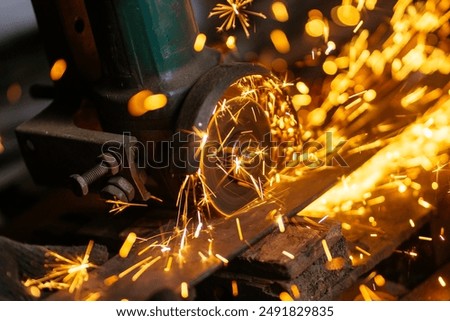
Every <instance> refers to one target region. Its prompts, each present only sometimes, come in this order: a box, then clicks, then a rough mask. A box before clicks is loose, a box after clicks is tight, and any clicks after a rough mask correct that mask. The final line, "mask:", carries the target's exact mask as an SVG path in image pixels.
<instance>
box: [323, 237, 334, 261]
mask: <svg viewBox="0 0 450 321" xmlns="http://www.w3.org/2000/svg"><path fill="white" fill-rule="evenodd" d="M322 247H323V250H324V251H325V255H326V256H327V260H328V262H331V261H332V260H333V256H332V255H331V252H330V249H329V248H328V243H327V241H326V240H322Z"/></svg>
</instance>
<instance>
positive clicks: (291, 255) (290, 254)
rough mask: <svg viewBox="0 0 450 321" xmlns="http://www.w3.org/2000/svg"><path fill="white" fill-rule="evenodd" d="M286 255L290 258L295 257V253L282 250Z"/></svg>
mask: <svg viewBox="0 0 450 321" xmlns="http://www.w3.org/2000/svg"><path fill="white" fill-rule="evenodd" d="M281 253H282V254H283V255H284V256H287V257H288V258H290V259H291V260H293V259H295V255H294V254H292V253H290V252H288V251H283V252H281Z"/></svg>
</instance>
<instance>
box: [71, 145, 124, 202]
mask: <svg viewBox="0 0 450 321" xmlns="http://www.w3.org/2000/svg"><path fill="white" fill-rule="evenodd" d="M101 159H102V162H101V163H100V164H98V165H96V166H94V167H92V168H91V169H90V170H88V171H87V172H85V173H83V174H81V175H79V174H73V175H70V182H71V188H72V191H73V192H74V193H75V195H77V196H85V195H87V194H88V193H89V185H91V184H93V183H94V182H96V181H97V180H99V179H100V178H102V177H105V176H106V175H108V174H111V175H115V174H117V173H118V172H119V164H118V163H117V160H116V159H115V158H114V156H112V155H111V154H103V155H102V156H101Z"/></svg>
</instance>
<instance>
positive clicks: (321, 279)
mask: <svg viewBox="0 0 450 321" xmlns="http://www.w3.org/2000/svg"><path fill="white" fill-rule="evenodd" d="M322 240H326V243H327V246H328V247H329V250H330V253H331V256H332V257H333V260H332V261H331V262H330V261H328V258H327V255H326V254H325V251H324V246H323V244H322ZM283 251H288V252H289V254H292V255H293V257H288V256H287V255H286V254H283ZM350 271H351V264H350V260H349V259H348V253H347V245H346V240H345V239H344V238H343V236H342V234H341V229H340V224H339V223H337V222H335V221H331V220H329V221H325V222H323V223H322V224H317V223H315V224H314V221H313V222H307V221H306V220H305V219H303V218H297V219H295V220H294V221H291V222H290V224H287V225H286V231H285V232H284V233H280V232H279V231H276V232H274V233H272V234H271V235H269V236H268V237H266V238H265V239H263V240H261V241H260V242H258V243H257V244H256V245H255V246H254V247H253V248H251V249H250V250H248V251H246V252H245V253H244V254H242V255H241V256H239V257H238V258H237V259H235V260H233V261H232V262H230V264H229V266H228V268H227V269H225V270H222V271H219V272H218V273H216V274H215V275H214V276H213V277H211V278H208V279H207V280H206V281H205V282H203V283H201V284H199V286H198V287H197V293H198V296H199V299H205V300H209V299H212V298H214V299H222V300H223V299H231V298H232V297H233V293H232V291H231V290H232V286H231V284H232V282H235V283H236V284H237V287H238V296H237V298H238V299H239V300H255V299H259V300H278V299H279V295H280V293H281V292H287V293H289V295H291V297H293V298H295V299H299V300H321V299H333V298H334V297H335V295H336V293H338V292H339V291H335V290H334V288H335V286H336V285H337V284H338V283H339V282H340V280H341V279H343V278H345V277H346V276H347V275H348V274H349V273H350ZM296 289H298V290H299V291H300V296H299V297H298V296H297V293H296Z"/></svg>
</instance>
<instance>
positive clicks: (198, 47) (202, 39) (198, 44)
mask: <svg viewBox="0 0 450 321" xmlns="http://www.w3.org/2000/svg"><path fill="white" fill-rule="evenodd" d="M205 43H206V35H205V34H204V33H199V34H198V35H197V38H196V39H195V42H194V50H195V51H197V52H200V51H202V50H203V48H204V47H205Z"/></svg>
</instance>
